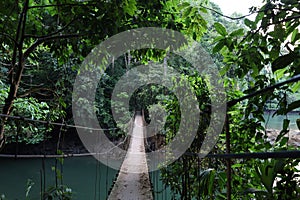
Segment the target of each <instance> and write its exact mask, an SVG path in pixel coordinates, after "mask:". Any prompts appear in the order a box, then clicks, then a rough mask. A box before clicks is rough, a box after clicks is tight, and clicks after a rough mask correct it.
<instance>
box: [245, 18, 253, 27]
mask: <svg viewBox="0 0 300 200" xmlns="http://www.w3.org/2000/svg"><path fill="white" fill-rule="evenodd" d="M244 23H245V25H246V26H248V27H249V28H252V26H253V22H252V21H250V20H249V19H247V18H246V19H245V20H244Z"/></svg>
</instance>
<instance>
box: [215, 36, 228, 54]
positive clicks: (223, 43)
mask: <svg viewBox="0 0 300 200" xmlns="http://www.w3.org/2000/svg"><path fill="white" fill-rule="evenodd" d="M225 44H226V40H225V39H223V40H220V41H219V42H218V44H216V46H214V48H213V53H217V52H219V51H220V50H221V49H222V48H223V47H224V46H225Z"/></svg>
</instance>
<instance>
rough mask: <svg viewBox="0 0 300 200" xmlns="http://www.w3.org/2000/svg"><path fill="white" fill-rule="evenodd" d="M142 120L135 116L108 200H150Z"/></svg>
mask: <svg viewBox="0 0 300 200" xmlns="http://www.w3.org/2000/svg"><path fill="white" fill-rule="evenodd" d="M143 130H144V129H143V118H142V116H141V115H136V117H135V121H134V127H133V131H132V135H131V141H130V145H129V148H128V151H127V154H126V158H125V160H124V161H123V164H122V166H121V169H120V173H119V175H118V178H117V181H116V182H115V185H114V187H113V189H112V191H111V194H110V196H109V198H108V199H109V200H118V199H122V200H123V199H126V200H152V199H153V196H152V191H151V185H150V179H149V175H148V167H147V160H146V154H145V146H144V131H143Z"/></svg>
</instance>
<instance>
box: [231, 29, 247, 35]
mask: <svg viewBox="0 0 300 200" xmlns="http://www.w3.org/2000/svg"><path fill="white" fill-rule="evenodd" d="M242 35H244V29H242V28H240V29H238V30H235V31H233V32H231V33H230V36H232V37H236V36H242Z"/></svg>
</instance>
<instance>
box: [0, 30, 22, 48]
mask: <svg viewBox="0 0 300 200" xmlns="http://www.w3.org/2000/svg"><path fill="white" fill-rule="evenodd" d="M0 35H3V36H5V37H8V39H10V40H11V41H13V42H14V44H15V45H17V46H18V45H19V43H18V41H17V40H15V39H14V38H13V37H12V36H10V35H8V34H7V33H0Z"/></svg>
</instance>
